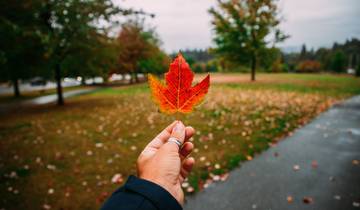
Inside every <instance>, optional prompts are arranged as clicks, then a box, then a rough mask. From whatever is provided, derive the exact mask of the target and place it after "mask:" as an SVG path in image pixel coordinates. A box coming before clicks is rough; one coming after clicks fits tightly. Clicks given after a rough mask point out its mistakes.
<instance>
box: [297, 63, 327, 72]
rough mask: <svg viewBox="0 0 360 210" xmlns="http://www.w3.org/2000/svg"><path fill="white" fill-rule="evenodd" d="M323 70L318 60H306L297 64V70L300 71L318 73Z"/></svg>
mask: <svg viewBox="0 0 360 210" xmlns="http://www.w3.org/2000/svg"><path fill="white" fill-rule="evenodd" d="M320 70H321V64H320V62H318V61H313V60H305V61H301V62H300V63H299V64H298V65H297V66H296V72H300V73H317V72H320Z"/></svg>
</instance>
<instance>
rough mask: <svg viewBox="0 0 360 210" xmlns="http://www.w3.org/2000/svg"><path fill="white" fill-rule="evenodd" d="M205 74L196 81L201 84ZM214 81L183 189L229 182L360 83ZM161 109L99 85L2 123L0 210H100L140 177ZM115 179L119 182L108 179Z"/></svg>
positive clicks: (359, 89)
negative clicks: (140, 161)
mask: <svg viewBox="0 0 360 210" xmlns="http://www.w3.org/2000/svg"><path fill="white" fill-rule="evenodd" d="M202 76H203V75H200V77H202ZM248 79H249V75H241V74H213V75H212V85H211V88H210V92H209V94H208V96H207V97H206V100H205V101H204V103H203V104H202V105H201V106H199V107H197V109H196V110H195V111H194V112H193V113H191V114H189V115H186V116H181V120H183V121H184V123H185V124H187V125H192V126H193V127H194V128H195V129H196V130H197V132H196V135H195V136H194V137H193V138H192V139H191V140H192V141H193V142H194V144H195V147H196V149H195V150H194V153H193V156H194V157H195V159H196V166H195V168H194V171H193V173H192V174H191V176H190V178H189V179H188V181H187V182H186V183H184V185H183V187H184V189H185V191H186V192H188V193H193V192H194V191H198V190H201V189H203V188H206V187H207V186H209V184H211V183H212V182H214V181H225V180H226V178H227V176H228V172H229V171H230V170H231V169H233V168H235V167H238V166H239V165H240V164H241V162H243V161H246V160H251V159H252V158H253V157H254V156H256V155H257V154H259V153H260V152H261V151H263V150H264V149H266V148H268V147H271V146H276V143H277V142H278V140H280V139H281V138H282V137H284V136H287V135H291V134H292V132H293V131H294V130H295V129H296V128H298V127H301V126H302V125H304V124H305V123H307V122H308V121H309V120H311V119H313V118H314V117H315V116H317V115H318V114H319V113H321V112H323V111H324V110H326V109H327V108H328V107H330V106H331V105H332V104H334V103H337V102H339V101H341V100H343V99H345V98H347V97H350V96H352V95H355V94H360V79H355V78H352V77H348V76H333V75H309V74H304V75H295V74H259V75H258V81H257V82H248ZM174 119H175V118H174V116H166V115H164V114H161V113H159V112H158V109H157V107H156V105H155V104H154V103H153V102H152V100H151V97H150V94H149V89H148V87H147V85H145V84H142V85H135V86H130V87H119V88H105V89H101V90H98V91H96V92H94V93H92V94H89V95H82V96H78V97H75V98H71V99H68V100H67V105H66V106H64V107H56V106H53V105H48V106H41V107H35V108H31V109H30V108H29V109H28V110H27V111H26V112H25V111H21V112H18V113H13V114H7V115H5V116H1V117H0V154H1V155H0V209H1V208H5V209H50V208H51V209H98V208H99V206H100V205H101V203H102V202H103V201H104V199H106V198H107V197H108V196H109V194H110V193H111V192H113V191H114V190H115V189H116V188H117V187H119V186H120V185H121V183H123V181H125V179H126V177H127V176H128V175H130V174H134V173H136V171H135V161H136V158H137V156H138V154H139V153H140V152H141V149H142V148H143V147H144V145H145V144H147V142H148V141H150V140H151V139H152V138H153V137H154V136H155V135H156V134H157V133H158V132H159V131H161V130H162V129H163V128H164V127H165V126H166V125H168V124H169V123H171V122H172V121H173V120H174ZM115 174H121V175H122V177H123V179H124V180H121V179H119V180H117V182H116V183H113V182H112V180H111V179H112V177H113V176H114V175H115Z"/></svg>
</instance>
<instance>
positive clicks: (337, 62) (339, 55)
mask: <svg viewBox="0 0 360 210" xmlns="http://www.w3.org/2000/svg"><path fill="white" fill-rule="evenodd" d="M345 67H346V56H345V54H344V53H343V52H342V51H337V52H336V53H335V54H334V56H333V58H332V62H331V70H333V71H335V72H338V73H340V72H344V71H345Z"/></svg>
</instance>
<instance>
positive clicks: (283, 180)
mask: <svg viewBox="0 0 360 210" xmlns="http://www.w3.org/2000/svg"><path fill="white" fill-rule="evenodd" d="M359 161H360V96H357V97H354V98H352V99H350V100H348V101H346V102H344V103H343V104H340V105H336V106H334V107H333V108H331V109H329V110H328V111H327V112H325V113H323V114H321V115H320V116H319V117H317V118H316V119H315V120H313V121H312V122H311V123H310V124H308V125H306V126H305V127H303V128H301V129H298V130H297V131H296V132H295V133H294V135H293V136H291V137H288V138H286V139H284V140H283V141H281V142H280V143H278V144H277V146H275V147H272V148H270V149H269V150H267V151H265V152H264V153H262V154H261V155H259V156H257V157H256V158H254V159H253V160H252V161H249V162H246V163H244V164H243V165H242V166H241V167H240V168H238V169H236V170H234V171H232V172H231V173H230V176H229V178H228V180H227V181H225V182H218V183H215V184H212V185H210V187H208V188H207V189H205V190H204V191H203V192H200V193H197V194H196V195H195V196H190V197H188V199H187V203H186V204H185V208H184V209H185V210H225V209H226V210H245V209H246V210H249V209H250V210H251V209H257V210H286V209H292V210H293V209H295V210H298V209H305V210H308V209H309V210H310V209H311V210H351V209H360V163H359ZM304 198H305V199H304Z"/></svg>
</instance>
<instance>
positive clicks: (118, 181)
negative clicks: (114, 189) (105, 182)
mask: <svg viewBox="0 0 360 210" xmlns="http://www.w3.org/2000/svg"><path fill="white" fill-rule="evenodd" d="M123 181H124V179H123V177H122V175H121V174H115V175H114V176H113V177H112V178H111V182H112V183H115V184H121V183H122V182H123Z"/></svg>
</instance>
